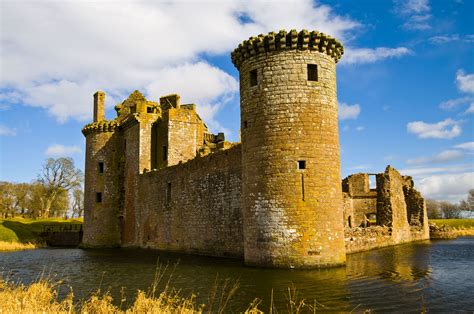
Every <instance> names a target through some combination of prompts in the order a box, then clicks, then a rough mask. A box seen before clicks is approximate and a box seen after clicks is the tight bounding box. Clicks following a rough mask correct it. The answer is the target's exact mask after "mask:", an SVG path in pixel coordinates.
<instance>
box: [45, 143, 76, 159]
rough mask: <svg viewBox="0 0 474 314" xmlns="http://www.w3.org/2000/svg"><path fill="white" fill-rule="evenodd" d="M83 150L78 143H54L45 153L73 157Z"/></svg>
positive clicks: (50, 155) (51, 155)
mask: <svg viewBox="0 0 474 314" xmlns="http://www.w3.org/2000/svg"><path fill="white" fill-rule="evenodd" d="M81 152H82V150H81V149H80V148H79V146H77V145H72V146H66V145H61V144H53V145H51V146H49V147H48V148H47V149H46V151H45V152H44V154H45V155H46V156H49V157H71V156H73V155H75V154H79V153H81Z"/></svg>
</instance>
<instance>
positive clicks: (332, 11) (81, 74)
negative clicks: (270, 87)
mask: <svg viewBox="0 0 474 314" xmlns="http://www.w3.org/2000/svg"><path fill="white" fill-rule="evenodd" d="M280 29H286V30H291V29H297V30H301V29H309V30H318V31H320V32H325V33H327V34H330V35H331V36H333V37H336V38H337V39H339V40H340V41H341V42H342V43H343V45H344V47H345V53H344V56H343V57H342V59H341V61H340V62H339V63H338V66H337V86H338V102H339V124H340V125H339V126H340V142H341V167H342V174H341V175H342V176H343V177H345V176H347V175H349V174H352V173H357V172H368V173H380V172H383V171H384V169H385V167H386V166H387V165H389V164H390V165H392V166H394V167H396V168H397V169H399V170H400V172H401V173H402V174H404V175H411V176H413V178H414V180H415V185H416V187H417V188H418V189H419V190H420V191H421V192H422V193H423V194H424V195H425V196H426V197H429V198H433V199H438V200H449V201H452V202H456V201H459V200H460V199H462V198H465V197H466V195H467V191H468V190H469V189H471V188H474V1H471V0H431V1H430V0H393V1H392V0H357V1H349V0H339V1H336V0H334V1H333V0H319V1H312V0H301V1H297V0H295V1H244V0H236V1H225V0H222V1H207V2H204V1H191V0H188V1H166V2H159V1H149V0H143V1H138V0H137V1H119V0H116V1H106V0H104V1H72V0H71V1H60V0H56V1H47V0H44V1H39V0H38V1H24V0H0V181H12V182H31V181H32V180H34V179H36V178H37V174H38V173H39V171H40V169H41V165H42V163H43V162H44V160H45V159H46V158H50V157H53V158H57V157H62V156H68V157H72V158H73V159H74V161H75V164H76V166H78V167H79V168H81V169H83V168H84V149H85V140H84V137H83V135H82V133H81V128H82V127H83V126H84V125H85V124H87V123H89V122H90V121H91V120H92V108H93V103H92V95H93V93H94V92H95V91H97V90H103V91H105V92H106V93H107V97H106V106H107V110H106V116H107V118H108V119H113V118H115V111H114V110H113V106H114V105H115V104H117V103H119V102H121V101H123V100H124V99H125V98H126V97H127V96H128V94H130V93H131V92H132V91H133V90H135V89H138V90H140V91H141V92H142V93H144V95H145V96H146V97H147V98H148V99H149V100H155V101H156V100H158V98H159V97H160V96H161V95H166V94H171V93H178V94H180V95H181V99H182V102H184V103H196V104H197V110H198V112H199V114H200V115H201V117H203V119H204V120H205V121H206V122H207V124H208V126H209V127H210V129H211V131H213V132H214V133H216V132H222V131H223V132H225V133H226V138H227V139H229V140H232V141H237V140H238V138H239V136H238V134H239V126H240V122H239V117H240V112H239V92H238V90H239V77H238V72H237V70H236V69H235V68H234V66H233V65H232V63H231V60H230V52H231V51H232V50H233V49H235V48H236V47H237V45H238V44H239V43H240V42H242V41H243V40H245V39H248V38H249V37H250V36H255V35H258V34H260V33H262V34H266V33H268V32H270V31H275V32H277V31H279V30H280Z"/></svg>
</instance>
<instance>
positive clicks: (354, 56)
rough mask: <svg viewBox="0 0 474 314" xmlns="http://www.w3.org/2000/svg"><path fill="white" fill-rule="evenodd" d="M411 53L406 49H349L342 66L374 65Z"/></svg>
mask: <svg viewBox="0 0 474 314" xmlns="http://www.w3.org/2000/svg"><path fill="white" fill-rule="evenodd" d="M411 53H412V51H411V50H410V49H408V48H406V47H397V48H387V47H379V48H347V49H346V50H345V52H344V56H343V57H342V59H341V64H365V63H374V62H378V61H381V60H384V59H393V58H400V57H403V56H406V55H409V54H411Z"/></svg>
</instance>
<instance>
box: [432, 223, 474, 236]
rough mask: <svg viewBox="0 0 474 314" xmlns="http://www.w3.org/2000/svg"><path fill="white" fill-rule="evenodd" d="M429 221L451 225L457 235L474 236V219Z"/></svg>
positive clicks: (441, 224) (452, 230) (439, 224)
mask: <svg viewBox="0 0 474 314" xmlns="http://www.w3.org/2000/svg"><path fill="white" fill-rule="evenodd" d="M429 222H430V223H433V224H435V225H437V226H438V227H442V226H448V227H450V228H451V232H453V233H454V234H455V235H456V236H474V219H430V221H429Z"/></svg>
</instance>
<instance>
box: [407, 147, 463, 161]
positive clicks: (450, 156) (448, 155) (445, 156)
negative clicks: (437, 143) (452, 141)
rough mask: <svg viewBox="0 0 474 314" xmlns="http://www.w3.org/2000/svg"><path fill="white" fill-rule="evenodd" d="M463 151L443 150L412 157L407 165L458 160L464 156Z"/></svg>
mask: <svg viewBox="0 0 474 314" xmlns="http://www.w3.org/2000/svg"><path fill="white" fill-rule="evenodd" d="M464 156H465V155H464V153H463V152H462V151H459V150H453V149H451V150H445V151H442V152H441V153H439V154H436V155H434V156H430V157H418V158H414V159H408V160H407V161H406V163H407V165H422V164H430V163H446V162H452V161H458V160H460V159H463V158H464Z"/></svg>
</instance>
